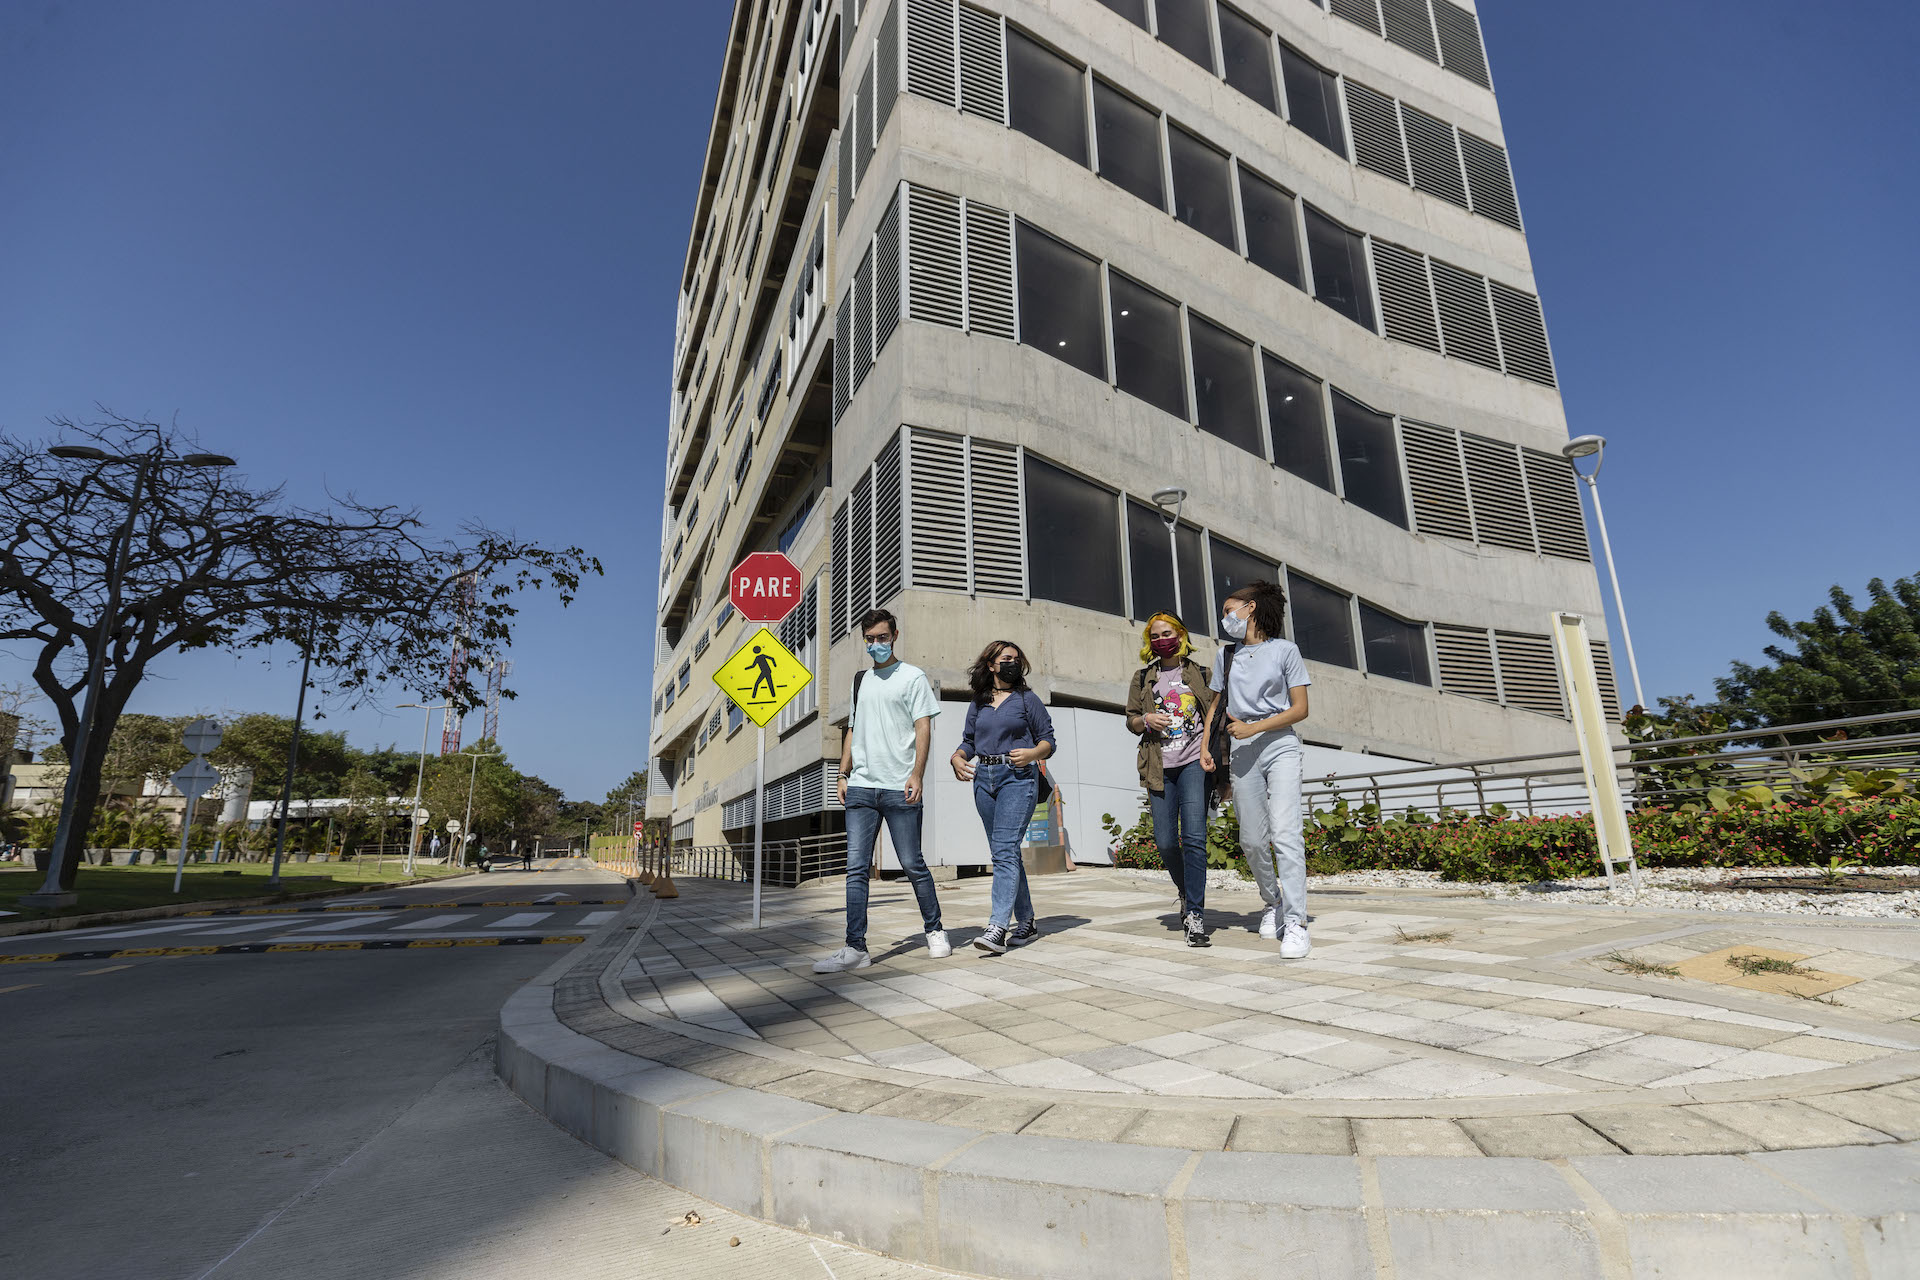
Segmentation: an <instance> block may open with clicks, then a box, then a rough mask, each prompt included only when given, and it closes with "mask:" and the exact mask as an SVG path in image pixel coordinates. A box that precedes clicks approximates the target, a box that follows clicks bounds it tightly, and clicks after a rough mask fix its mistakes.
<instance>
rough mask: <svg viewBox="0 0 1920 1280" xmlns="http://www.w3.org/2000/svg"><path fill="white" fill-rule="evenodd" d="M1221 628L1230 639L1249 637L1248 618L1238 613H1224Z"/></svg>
mask: <svg viewBox="0 0 1920 1280" xmlns="http://www.w3.org/2000/svg"><path fill="white" fill-rule="evenodd" d="M1220 629H1221V630H1222V631H1224V632H1226V633H1227V639H1229V640H1245V639H1246V638H1247V620H1246V619H1245V618H1243V617H1241V616H1240V615H1239V614H1237V613H1229V614H1223V615H1222V616H1221V618H1220Z"/></svg>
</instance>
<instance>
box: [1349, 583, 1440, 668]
mask: <svg viewBox="0 0 1920 1280" xmlns="http://www.w3.org/2000/svg"><path fill="white" fill-rule="evenodd" d="M1360 639H1361V641H1362V643H1364V644H1365V646H1366V651H1367V671H1368V672H1369V673H1370V674H1372V675H1376V676H1389V677H1391V678H1392V679H1395V680H1411V681H1412V682H1413V683H1414V684H1432V683H1433V677H1432V676H1431V675H1429V674H1428V667H1427V629H1426V628H1425V627H1423V626H1421V625H1420V624H1419V623H1417V622H1402V621H1401V620H1400V619H1398V618H1396V617H1394V616H1393V615H1392V614H1388V613H1382V612H1380V611H1379V610H1378V609H1376V608H1374V607H1373V606H1372V605H1370V604H1368V603H1367V602H1366V601H1365V600H1362V601H1361V602H1360Z"/></svg>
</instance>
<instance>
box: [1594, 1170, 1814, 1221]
mask: <svg viewBox="0 0 1920 1280" xmlns="http://www.w3.org/2000/svg"><path fill="white" fill-rule="evenodd" d="M1570 1163H1571V1164H1572V1166H1573V1167H1574V1168H1575V1169H1576V1170H1578V1171H1579V1173H1580V1176H1581V1177H1583V1178H1585V1179H1586V1180H1587V1181H1588V1182H1590V1183H1592V1184H1593V1186H1594V1189H1595V1190H1596V1191H1598V1192H1599V1193H1600V1195H1601V1196H1602V1198H1604V1199H1605V1200H1606V1202H1607V1203H1608V1204H1610V1205H1612V1206H1613V1207H1614V1208H1615V1209H1617V1210H1619V1211H1620V1212H1621V1213H1636V1214H1638V1213H1644V1214H1660V1215H1663V1216H1665V1215H1672V1214H1695V1213H1711V1214H1761V1213H1810V1214H1819V1213H1825V1212H1827V1210H1826V1209H1825V1208H1824V1207H1823V1206H1822V1205H1820V1204H1819V1203H1818V1202H1817V1201H1814V1200H1812V1199H1809V1198H1808V1197H1807V1196H1805V1195H1802V1194H1801V1193H1800V1192H1798V1191H1795V1190H1794V1189H1793V1188H1792V1187H1789V1186H1787V1185H1786V1184H1785V1183H1782V1182H1780V1181H1779V1180H1777V1179H1775V1178H1773V1177H1770V1176H1769V1175H1768V1174H1767V1173H1766V1171H1765V1170H1763V1169H1761V1168H1759V1167H1758V1166H1756V1165H1753V1164H1749V1163H1748V1162H1747V1161H1745V1160H1742V1159H1739V1158H1738V1157H1735V1156H1638V1155H1636V1156H1576V1157H1574V1158H1573V1160H1572V1161H1570Z"/></svg>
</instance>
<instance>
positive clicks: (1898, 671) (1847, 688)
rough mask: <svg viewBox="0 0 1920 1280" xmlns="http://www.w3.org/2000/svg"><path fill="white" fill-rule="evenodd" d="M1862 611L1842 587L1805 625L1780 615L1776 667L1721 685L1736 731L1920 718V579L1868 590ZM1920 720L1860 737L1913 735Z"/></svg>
mask: <svg viewBox="0 0 1920 1280" xmlns="http://www.w3.org/2000/svg"><path fill="white" fill-rule="evenodd" d="M1867 596H1868V600H1869V603H1868V604H1867V607H1866V608H1864V609H1862V608H1860V607H1859V606H1858V605H1857V604H1855V602H1854V599H1853V597H1852V596H1851V595H1849V594H1847V592H1846V591H1844V590H1843V589H1841V588H1840V587H1838V586H1836V587H1834V588H1833V589H1832V590H1831V591H1830V592H1829V593H1828V604H1827V605H1826V606H1823V607H1822V608H1819V609H1816V610H1814V613H1813V617H1812V618H1810V619H1808V620H1807V621H1805V622H1789V621H1788V620H1787V619H1786V617H1785V616H1784V615H1782V614H1780V613H1779V612H1774V613H1770V614H1768V615H1767V627H1768V629H1769V630H1771V631H1772V632H1773V633H1774V634H1775V635H1777V636H1779V637H1780V638H1781V640H1782V641H1785V642H1786V643H1785V644H1777V645H1769V646H1767V649H1766V655H1767V657H1768V658H1769V659H1771V662H1770V663H1767V664H1762V665H1759V666H1753V665H1749V664H1747V663H1744V662H1736V663H1734V664H1733V674H1732V675H1730V676H1726V677H1724V678H1722V679H1719V680H1715V681H1714V682H1713V683H1714V688H1715V689H1716V690H1717V691H1718V693H1719V695H1720V702H1719V708H1718V709H1719V710H1721V711H1723V712H1724V713H1725V715H1726V717H1727V719H1728V720H1729V721H1731V722H1732V725H1733V727H1734V728H1737V729H1763V728H1768V727H1771V726H1773V725H1782V724H1795V723H1803V722H1806V721H1810V720H1839V719H1844V718H1846V717H1848V716H1861V715H1872V714H1874V713H1876V712H1881V711H1904V710H1909V709H1911V710H1915V711H1920V574H1917V575H1915V576H1914V577H1911V578H1898V579H1895V580H1894V583H1893V586H1892V587H1891V588H1889V587H1888V586H1887V584H1886V582H1885V581H1884V580H1882V579H1880V578H1875V579H1873V580H1872V581H1871V582H1869V583H1867ZM1916 729H1920V719H1915V720H1904V721H1888V722H1886V723H1883V724H1878V725H1869V726H1865V727H1863V728H1862V729H1860V730H1858V731H1857V732H1858V733H1870V734H1876V735H1878V734H1888V733H1912V732H1914V731H1915V730H1916Z"/></svg>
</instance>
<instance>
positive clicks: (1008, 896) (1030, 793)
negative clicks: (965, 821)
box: [973, 764, 1040, 928]
mask: <svg viewBox="0 0 1920 1280" xmlns="http://www.w3.org/2000/svg"><path fill="white" fill-rule="evenodd" d="M1039 793H1040V776H1039V770H1038V769H1037V768H1036V767H1035V766H1033V765H1030V764H1029V765H1020V766H1015V765H1010V764H981V765H976V766H974V771H973V807H974V808H975V809H978V810H979V811H980V821H981V823H982V824H983V825H984V826H985V827H986V828H987V847H988V848H989V849H991V850H992V851H993V917H992V919H991V920H990V921H989V922H988V923H990V924H995V925H998V926H1000V927H1001V928H1005V927H1006V926H1007V925H1009V924H1011V923H1012V922H1013V921H1015V920H1019V921H1021V922H1022V923H1024V922H1026V921H1028V920H1031V919H1033V896H1032V895H1031V894H1029V893H1028V892H1027V864H1026V863H1025V862H1024V861H1022V860H1021V857H1020V846H1021V844H1023V843H1024V842H1025V841H1026V837H1027V824H1028V823H1030V822H1032V821H1033V806H1034V803H1035V801H1036V799H1037V798H1038V796H1039Z"/></svg>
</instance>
